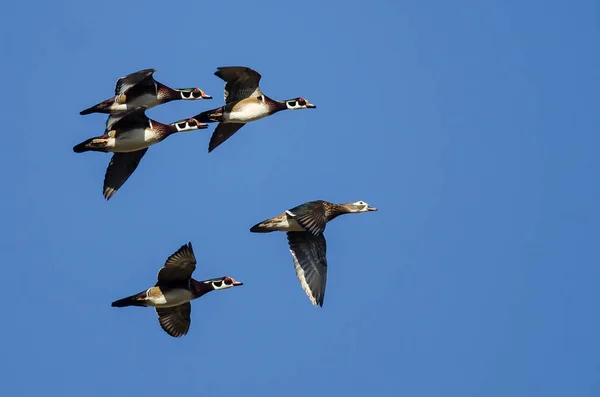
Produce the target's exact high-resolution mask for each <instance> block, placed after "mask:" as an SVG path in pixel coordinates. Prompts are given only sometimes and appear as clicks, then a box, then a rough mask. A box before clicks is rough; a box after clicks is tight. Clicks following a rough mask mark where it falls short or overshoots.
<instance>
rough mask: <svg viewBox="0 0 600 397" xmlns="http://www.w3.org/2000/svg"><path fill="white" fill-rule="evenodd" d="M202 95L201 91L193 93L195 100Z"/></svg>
mask: <svg viewBox="0 0 600 397" xmlns="http://www.w3.org/2000/svg"><path fill="white" fill-rule="evenodd" d="M201 95H202V94H201V93H200V91H194V92H193V93H192V96H193V97H194V98H200V96H201Z"/></svg>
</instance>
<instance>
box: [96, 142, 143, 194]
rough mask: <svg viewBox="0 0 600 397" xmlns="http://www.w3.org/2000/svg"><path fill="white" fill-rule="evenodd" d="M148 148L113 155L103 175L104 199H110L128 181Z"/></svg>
mask: <svg viewBox="0 0 600 397" xmlns="http://www.w3.org/2000/svg"><path fill="white" fill-rule="evenodd" d="M147 151H148V148H145V149H141V150H137V151H135V152H127V153H115V154H113V156H112V158H111V159H110V163H109V164H108V168H107V169H106V174H105V175H104V198H105V199H107V200H108V199H110V198H111V197H112V196H113V195H114V194H115V193H116V192H117V190H119V188H120V187H121V186H123V184H124V183H125V182H126V181H127V179H129V177H130V176H131V174H133V172H134V171H135V169H136V168H137V167H138V165H139V164H140V161H141V160H142V157H144V154H146V152H147Z"/></svg>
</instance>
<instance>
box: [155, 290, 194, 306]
mask: <svg viewBox="0 0 600 397" xmlns="http://www.w3.org/2000/svg"><path fill="white" fill-rule="evenodd" d="M154 288H158V287H154ZM159 291H160V290H159ZM192 299H194V295H192V293H191V292H190V291H189V290H187V289H183V288H181V289H174V290H168V291H162V292H161V293H157V294H156V296H154V297H153V296H149V297H148V300H149V301H150V302H151V303H152V306H154V307H173V306H179V305H181V304H183V303H187V302H189V301H191V300H192Z"/></svg>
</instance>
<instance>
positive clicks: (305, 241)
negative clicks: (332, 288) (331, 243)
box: [287, 232, 327, 306]
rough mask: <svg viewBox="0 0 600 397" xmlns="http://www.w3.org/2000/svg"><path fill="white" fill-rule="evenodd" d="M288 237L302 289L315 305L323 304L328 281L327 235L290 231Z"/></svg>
mask: <svg viewBox="0 0 600 397" xmlns="http://www.w3.org/2000/svg"><path fill="white" fill-rule="evenodd" d="M287 238H288V243H289V245H290V252H291V254H292V257H293V258H294V267H295V268H296V275H297V276H298V280H299V281H300V285H302V289H304V292H306V295H307V296H308V298H309V299H310V301H311V302H312V304H313V305H315V306H317V305H318V306H323V299H324V298H325V285H326V283H327V242H326V241H325V236H324V235H323V234H318V235H314V234H312V233H310V232H288V233H287Z"/></svg>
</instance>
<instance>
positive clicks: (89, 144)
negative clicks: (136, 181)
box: [73, 106, 208, 200]
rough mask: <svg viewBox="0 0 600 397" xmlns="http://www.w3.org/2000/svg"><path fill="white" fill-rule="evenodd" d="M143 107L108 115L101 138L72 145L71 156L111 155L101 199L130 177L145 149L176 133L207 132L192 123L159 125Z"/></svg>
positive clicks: (108, 196)
mask: <svg viewBox="0 0 600 397" xmlns="http://www.w3.org/2000/svg"><path fill="white" fill-rule="evenodd" d="M146 109H147V108H146V107H144V106H142V107H139V108H135V109H131V110H128V111H125V112H122V113H118V114H114V115H110V116H109V117H108V119H107V120H106V128H105V129H104V134H103V135H101V136H97V137H94V138H90V139H86V140H85V141H83V142H81V143H79V144H77V145H75V146H74V147H73V151H74V152H75V153H83V152H88V151H94V152H112V153H114V154H113V156H112V159H111V160H110V164H109V165H108V168H107V169H106V174H105V176H104V198H105V199H106V200H109V199H110V198H111V197H112V196H113V195H114V194H115V193H116V192H117V190H119V188H120V187H121V186H123V184H124V183H125V182H126V181H127V179H128V178H129V177H130V176H131V174H133V172H134V171H135V170H136V168H137V166H138V165H139V163H140V161H141V160H142V157H144V155H145V154H146V152H147V151H148V148H149V147H150V146H152V145H154V144H156V143H158V142H161V141H162V140H164V139H166V138H167V137H169V136H170V135H172V134H175V133H177V132H187V131H194V130H199V129H204V128H208V125H207V124H202V123H200V122H198V121H197V120H195V119H188V120H181V121H178V122H176V123H171V124H162V123H160V122H158V121H156V120H152V119H150V118H148V117H147V116H146V113H145V111H146Z"/></svg>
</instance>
